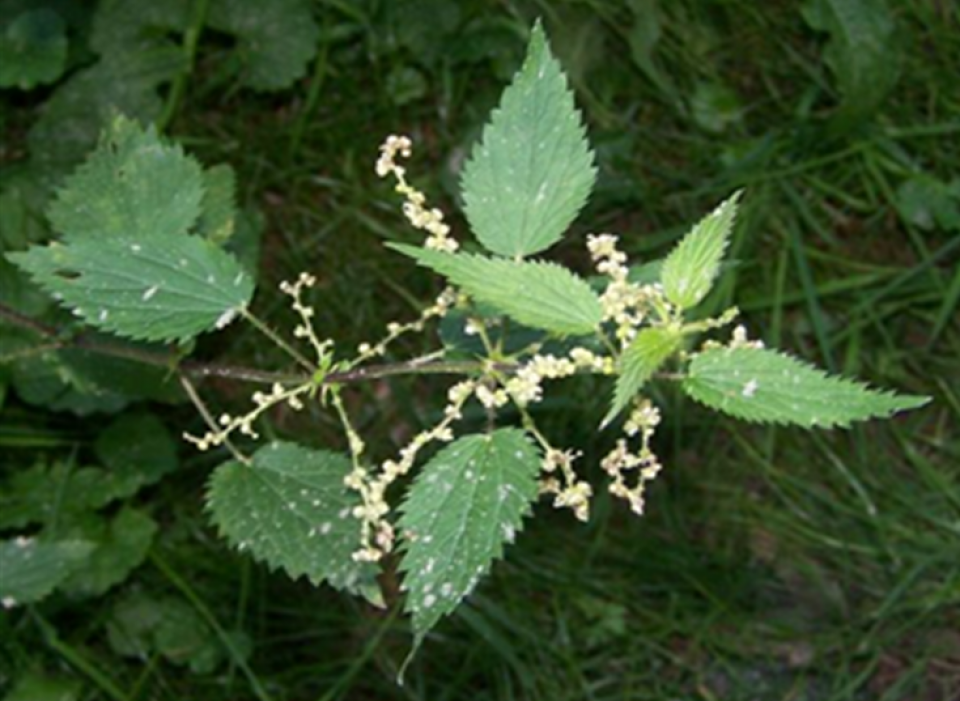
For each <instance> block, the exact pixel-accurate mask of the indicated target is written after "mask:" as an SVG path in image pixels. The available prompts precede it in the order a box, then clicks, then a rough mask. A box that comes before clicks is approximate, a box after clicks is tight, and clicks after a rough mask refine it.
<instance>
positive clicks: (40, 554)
mask: <svg viewBox="0 0 960 701" xmlns="http://www.w3.org/2000/svg"><path fill="white" fill-rule="evenodd" d="M92 550H93V545H91V544H90V543H85V542H83V541H63V542H59V543H48V542H43V541H39V540H37V539H36V538H24V537H18V538H14V539H12V540H5V541H2V542H0V573H2V576H0V604H2V605H3V607H4V608H13V607H14V606H20V605H22V604H29V603H33V602H34V601H40V599H43V598H44V597H45V596H47V595H49V594H50V593H51V592H52V591H53V590H54V589H55V588H56V587H57V585H59V584H60V583H61V582H62V581H63V580H65V579H66V578H67V577H69V576H70V575H71V574H72V573H73V572H75V571H76V570H77V569H79V568H80V567H81V566H82V565H83V564H84V563H85V562H86V561H87V557H88V556H89V555H90V552H91V551H92Z"/></svg>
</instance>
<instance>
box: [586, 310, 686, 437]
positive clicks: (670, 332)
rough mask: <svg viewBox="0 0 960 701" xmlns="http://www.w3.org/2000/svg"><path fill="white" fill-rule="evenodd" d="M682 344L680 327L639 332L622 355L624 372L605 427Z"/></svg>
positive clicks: (605, 420) (651, 328) (606, 418)
mask: <svg viewBox="0 0 960 701" xmlns="http://www.w3.org/2000/svg"><path fill="white" fill-rule="evenodd" d="M682 343H683V334H682V333H681V332H680V330H679V329H675V328H671V327H667V326H651V327H649V328H645V329H643V330H642V331H640V333H638V334H637V337H636V338H635V339H633V341H632V342H631V343H630V345H629V346H627V349H626V350H625V351H624V352H623V356H622V357H621V358H620V374H619V375H617V384H616V387H615V389H614V393H613V404H612V405H611V406H610V411H609V412H607V416H606V417H605V418H604V419H603V423H602V424H601V427H603V426H606V425H607V424H608V423H610V422H611V421H613V420H614V419H615V418H616V417H617V414H619V413H620V412H621V411H622V410H623V408H624V407H625V406H627V404H629V403H630V400H632V399H633V398H634V396H635V395H636V394H637V392H639V391H640V389H641V388H642V387H643V386H644V385H645V384H646V382H647V380H649V379H650V378H651V377H653V373H655V372H656V371H657V370H658V369H659V368H660V366H661V365H663V363H664V361H666V360H667V358H669V357H670V356H671V355H673V354H674V353H676V352H677V351H678V350H679V349H680V346H681V344H682Z"/></svg>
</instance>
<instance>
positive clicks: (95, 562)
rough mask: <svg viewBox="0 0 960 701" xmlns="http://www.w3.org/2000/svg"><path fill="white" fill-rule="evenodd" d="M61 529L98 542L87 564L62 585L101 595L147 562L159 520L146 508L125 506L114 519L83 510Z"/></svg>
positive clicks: (77, 591) (70, 535) (65, 588)
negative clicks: (83, 511) (149, 513)
mask: <svg viewBox="0 0 960 701" xmlns="http://www.w3.org/2000/svg"><path fill="white" fill-rule="evenodd" d="M60 531H63V532H65V534H66V537H67V538H68V539H73V540H82V541H84V542H87V543H91V544H92V545H93V546H94V547H93V550H91V552H90V555H89V557H88V558H87V560H86V562H85V563H84V566H83V567H82V568H80V569H78V570H76V571H74V572H72V573H71V574H70V575H69V576H68V577H67V578H66V579H64V580H63V582H61V583H60V589H61V590H62V591H64V592H65V593H67V594H71V595H75V596H99V595H101V594H103V593H104V592H106V591H108V590H109V589H111V588H112V587H114V586H116V585H117V584H120V583H121V582H123V581H124V580H126V579H127V577H129V576H130V573H131V572H132V571H133V570H135V569H136V568H137V567H139V566H140V565H141V564H143V561H144V559H146V557H147V551H149V550H150V545H151V544H152V543H153V537H154V535H156V533H157V523H156V521H154V520H153V519H152V518H150V517H149V516H147V514H145V513H143V512H142V511H139V510H137V509H131V508H125V509H123V510H122V511H120V513H118V514H117V515H116V516H114V517H113V518H110V519H106V518H103V517H102V516H98V515H96V514H93V513H86V514H82V515H80V516H77V517H75V518H74V519H73V520H72V522H71V523H68V524H67V527H66V528H65V529H58V532H60Z"/></svg>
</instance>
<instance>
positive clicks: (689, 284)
mask: <svg viewBox="0 0 960 701" xmlns="http://www.w3.org/2000/svg"><path fill="white" fill-rule="evenodd" d="M739 200H740V193H739V192H737V193H734V195H733V196H731V197H730V198H729V199H727V200H726V201H725V202H723V204H721V205H720V206H719V207H717V208H716V209H715V210H714V211H713V212H711V213H710V214H708V215H707V216H706V217H704V218H703V219H701V220H700V222H699V223H698V224H697V225H696V226H695V227H693V230H692V231H691V232H690V233H689V234H687V235H686V236H684V237H683V239H681V241H680V243H678V244H677V246H676V247H675V248H674V249H673V251H671V252H670V255H669V256H667V258H666V260H664V261H663V268H662V269H661V271H660V281H661V282H662V283H663V292H664V294H665V295H666V297H667V299H669V300H670V301H671V302H673V303H674V304H676V305H677V306H678V307H680V308H681V309H689V308H690V307H694V306H696V305H697V304H699V303H700V301H701V300H702V299H703V298H704V297H706V296H707V293H708V292H710V289H711V288H712V287H713V281H714V278H716V276H717V273H718V272H719V271H720V263H721V261H722V259H723V254H724V252H725V251H726V249H727V243H728V241H729V240H730V232H731V231H732V230H733V221H734V218H735V217H736V214H737V203H738V202H739Z"/></svg>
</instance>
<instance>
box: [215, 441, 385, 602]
mask: <svg viewBox="0 0 960 701" xmlns="http://www.w3.org/2000/svg"><path fill="white" fill-rule="evenodd" d="M350 470H351V464H350V461H349V460H348V459H347V458H346V456H343V455H340V454H339V453H331V452H328V451H325V450H310V449H309V448H305V447H303V446H300V445H296V444H294V443H281V442H274V443H271V444H269V445H266V446H264V447H263V448H261V449H260V450H258V451H257V452H256V453H255V454H254V456H253V459H252V463H251V464H249V465H245V464H243V463H241V462H238V461H236V460H232V461H230V462H227V463H224V464H223V465H221V466H220V467H218V468H217V469H216V471H215V472H214V474H213V477H212V479H211V481H210V489H209V494H208V496H207V503H208V506H209V508H210V512H211V514H212V517H213V522H214V523H215V524H216V525H217V527H218V528H219V529H220V533H221V534H222V535H223V536H224V537H226V538H227V540H229V541H230V542H231V543H232V544H233V545H235V546H237V547H238V548H239V549H240V550H249V551H250V552H251V553H252V554H253V556H254V557H255V558H256V559H257V560H260V561H263V562H266V563H267V564H268V565H269V566H270V567H271V568H273V569H277V568H282V569H284V570H285V571H286V572H287V574H289V575H290V576H291V577H293V578H294V579H296V578H297V577H300V576H301V575H305V576H306V577H307V579H309V580H310V581H311V582H312V583H313V584H319V583H320V582H323V581H328V582H330V584H332V585H333V586H335V587H337V588H338V589H347V590H350V591H359V592H360V593H363V594H364V595H365V596H367V597H368V598H370V599H371V601H373V602H374V603H377V601H378V599H377V597H378V596H379V592H378V591H376V589H375V584H374V582H373V578H374V575H375V568H374V566H373V565H371V564H369V563H357V562H354V560H353V553H354V552H356V551H357V550H358V549H359V547H360V521H359V520H358V519H356V518H355V517H354V516H353V513H352V511H353V509H354V507H356V506H358V505H359V504H360V496H359V494H358V493H357V492H355V491H352V490H348V489H347V487H346V486H345V485H344V484H343V479H344V477H346V475H347V474H348V473H349V472H350Z"/></svg>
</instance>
